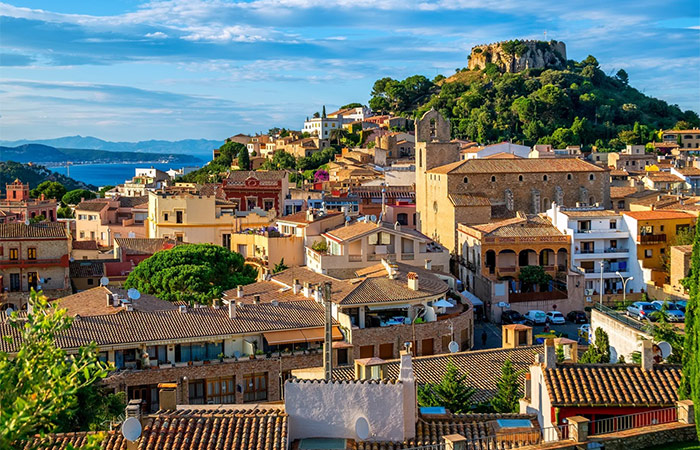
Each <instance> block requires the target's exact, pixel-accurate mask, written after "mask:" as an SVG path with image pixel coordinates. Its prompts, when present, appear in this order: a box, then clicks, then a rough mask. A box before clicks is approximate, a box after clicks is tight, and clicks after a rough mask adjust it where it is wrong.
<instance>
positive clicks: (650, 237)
mask: <svg viewBox="0 0 700 450" xmlns="http://www.w3.org/2000/svg"><path fill="white" fill-rule="evenodd" d="M637 242H639V243H641V244H661V243H664V242H666V235H665V234H642V235H641V236H637Z"/></svg>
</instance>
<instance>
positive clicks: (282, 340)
mask: <svg viewBox="0 0 700 450" xmlns="http://www.w3.org/2000/svg"><path fill="white" fill-rule="evenodd" d="M263 336H265V340H266V341H267V343H268V345H280V344H297V343H300V342H306V336H304V333H302V332H301V330H285V331H270V332H267V333H263Z"/></svg>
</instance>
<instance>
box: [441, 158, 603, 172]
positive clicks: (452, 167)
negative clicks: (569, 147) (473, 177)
mask: <svg viewBox="0 0 700 450" xmlns="http://www.w3.org/2000/svg"><path fill="white" fill-rule="evenodd" d="M607 170H608V169H606V168H602V167H598V166H596V165H594V164H591V163H589V162H586V161H583V160H581V159H577V158H561V159H549V158H547V159H540V158H534V159H530V158H520V159H467V160H464V161H457V162H456V163H451V164H446V165H444V166H439V167H436V168H434V169H430V170H428V172H429V173H439V174H445V173H449V174H460V175H461V174H470V173H482V174H483V173H486V174H491V173H496V174H497V173H553V172H587V173H588V172H606V171H607Z"/></svg>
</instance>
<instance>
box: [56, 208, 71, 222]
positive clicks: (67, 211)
mask: <svg viewBox="0 0 700 450" xmlns="http://www.w3.org/2000/svg"><path fill="white" fill-rule="evenodd" d="M56 216H57V217H58V218H59V219H72V218H74V217H75V215H74V214H73V210H72V209H71V207H70V206H61V207H60V208H58V210H57V211H56Z"/></svg>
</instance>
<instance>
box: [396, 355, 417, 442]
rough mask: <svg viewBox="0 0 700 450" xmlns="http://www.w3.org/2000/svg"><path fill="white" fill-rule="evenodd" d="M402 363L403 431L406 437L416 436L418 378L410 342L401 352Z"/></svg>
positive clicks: (400, 370)
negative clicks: (415, 373)
mask: <svg viewBox="0 0 700 450" xmlns="http://www.w3.org/2000/svg"><path fill="white" fill-rule="evenodd" d="M399 354H400V358H401V363H400V366H399V381H400V382H401V387H402V391H403V392H402V394H403V395H402V399H403V402H402V412H403V431H404V438H405V439H412V438H414V437H415V436H416V419H417V418H418V414H417V413H418V411H417V407H416V378H415V376H414V374H413V360H412V359H411V351H410V344H408V345H407V349H406V350H401V351H400V352H399Z"/></svg>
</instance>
